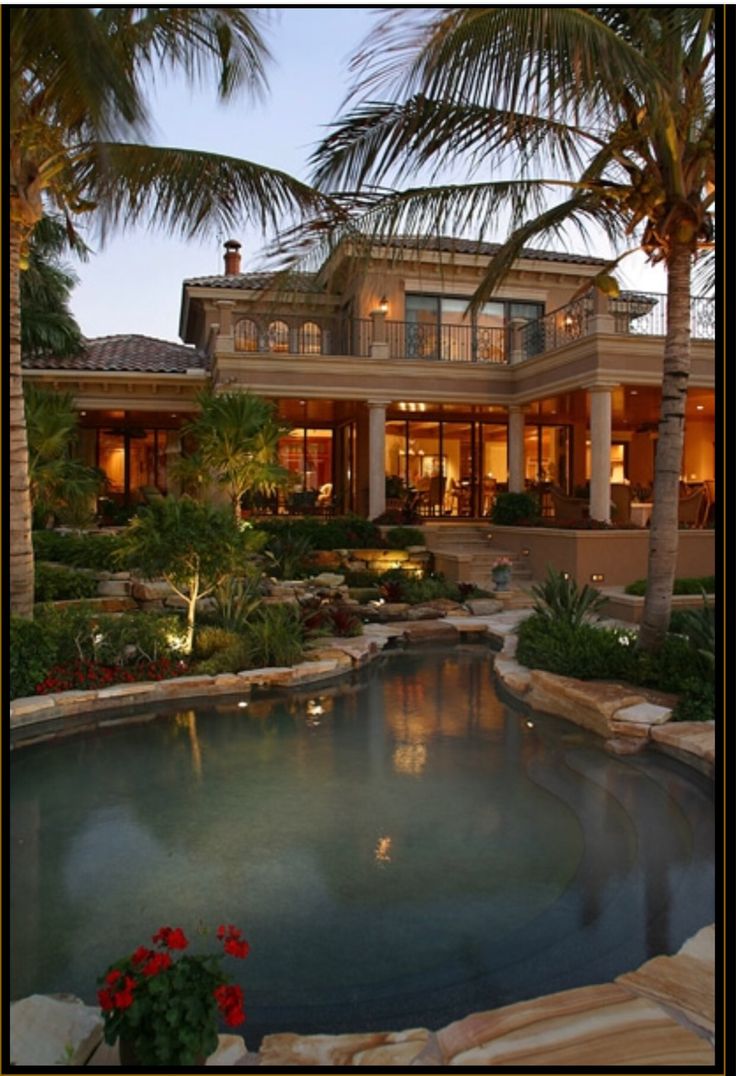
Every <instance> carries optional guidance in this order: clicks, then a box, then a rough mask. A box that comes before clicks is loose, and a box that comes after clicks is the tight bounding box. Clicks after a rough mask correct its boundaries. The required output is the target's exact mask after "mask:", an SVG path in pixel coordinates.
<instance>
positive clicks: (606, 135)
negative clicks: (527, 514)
mask: <svg viewBox="0 0 736 1076" xmlns="http://www.w3.org/2000/svg"><path fill="white" fill-rule="evenodd" d="M714 18H715V16H714V11H713V9H711V8H708V7H705V8H702V7H701V8H694V7H689V8H688V7H670V6H665V7H637V6H631V7H596V8H574V7H524V6H520V7H516V6H513V5H511V6H501V7H478V8H454V9H450V10H449V12H448V11H445V10H441V11H440V12H436V11H432V12H430V13H427V12H426V10H425V11H424V12H420V13H418V14H417V13H410V12H407V11H403V12H399V13H395V14H393V15H392V16H390V17H389V18H388V19H387V20H386V21H385V22H384V24H383V25H382V27H381V28H380V29H379V32H378V33H377V34H376V35H375V37H374V39H372V41H371V42H370V43H369V44H368V45H367V47H366V48H365V49H364V50H363V51H362V52H360V53H359V54H358V55H357V56H356V58H355V60H354V67H355V69H356V70H357V71H358V72H360V73H361V75H362V81H359V82H358V83H357V84H356V86H355V87H354V90H353V94H352V98H351V100H352V102H353V103H352V104H351V109H352V110H351V111H349V112H347V113H346V114H345V115H344V116H343V117H342V118H341V119H340V120H339V121H338V123H337V124H336V125H335V129H334V131H333V132H332V133H331V134H330V135H328V137H327V138H326V139H325V140H324V142H323V143H322V144H321V146H320V147H319V148H318V150H317V151H316V153H315V155H314V158H313V160H314V164H315V173H314V181H315V183H316V184H317V185H318V186H319V187H321V188H323V189H327V188H333V187H335V186H336V185H342V187H343V191H342V193H341V194H340V195H335V198H336V199H337V198H339V199H340V201H341V203H342V211H341V216H339V217H337V218H336V219H335V222H334V226H333V227H332V229H331V230H330V232H329V236H330V242H331V243H334V242H335V240H336V239H339V238H340V236H344V235H350V236H352V237H356V236H357V237H358V238H359V239H360V238H361V237H362V238H363V240H367V241H368V242H370V241H375V240H382V239H388V238H391V237H394V236H396V235H397V234H401V233H410V234H422V233H424V234H426V233H427V231H429V232H435V233H439V234H441V233H442V232H443V231H448V230H452V231H459V232H460V233H461V234H462V232H463V231H466V232H471V233H472V234H475V235H476V236H478V238H479V240H482V239H483V238H484V237H486V236H488V235H489V233H491V232H492V229H493V226H494V224H495V222H496V221H497V220H498V217H499V214H500V213H503V212H508V213H509V216H510V226H509V234H508V238H507V239H506V241H505V242H504V243H503V244H502V246H501V249H500V250H499V252H498V253H497V254H496V255H495V256H494V257H493V258H491V260H490V262H489V265H488V267H487V270H486V272H485V275H484V277H483V280H482V282H481V284H480V286H479V287H478V289H477V291H476V293H475V295H474V297H473V300H472V304H471V305H472V306H473V307H477V306H478V305H479V304H480V303H482V302H484V301H485V300H486V299H487V298H488V297H489V296H490V295H491V294H492V292H493V290H494V288H495V287H496V286H497V285H498V283H499V282H500V280H501V279H502V278H503V276H504V274H505V273H506V272H507V271H508V269H509V268H510V266H511V265H512V263H513V262H514V260H515V258H517V257H518V256H519V254H520V252H521V250H522V248H523V247H524V246H525V245H526V244H528V242H529V241H530V240H531V239H532V238H533V237H535V236H540V235H541V236H544V237H545V238H550V237H552V238H555V237H557V238H560V237H566V241H568V242H569V236H568V235H567V232H566V229H567V231H569V229H570V227H572V228H573V229H577V230H578V232H579V233H580V234H581V235H582V236H583V238H587V234H588V227H589V226H590V225H591V224H594V225H597V226H599V227H600V228H602V229H603V230H604V232H605V233H606V235H607V236H608V238H609V239H610V240H611V241H612V242H613V243H614V244H615V245H617V246H618V249H620V245H621V244H622V241H623V242H630V243H632V244H633V245H634V246H635V247H637V248H641V249H643V250H644V251H645V252H646V254H647V255H648V258H649V260H650V261H651V262H652V263H661V264H663V265H664V267H665V268H666V271H667V276H668V288H667V315H668V318H667V334H666V341H665V349H664V365H663V384H662V405H661V416H660V425H659V439H658V444H657V455H656V467H655V484H654V509H653V512H652V519H651V537H650V547H649V566H648V572H649V574H648V586H647V594H646V601H645V608H644V615H643V621H642V625H641V632H640V636H639V638H640V645H641V646H642V647H644V648H647V649H652V648H655V647H657V646H658V645H659V644H660V643H661V641H662V639H663V638H664V634H665V632H666V629H667V625H668V623H669V615H670V605H671V596H672V584H673V579H674V571H675V559H676V553H677V538H678V535H677V495H678V478H679V474H680V462H681V459H682V447H683V429H684V418H685V401H686V395H687V383H688V375H689V371H690V276H691V270H692V268H693V264H694V262H695V260H696V258H697V257H698V256H699V254H700V253H701V252H702V251H703V250H704V249H706V248H708V247H709V246H710V245H711V240H712V238H713V205H714V198H715V190H714V188H715V164H714V141H715V137H714V135H715V114H714V74H713V52H714V35H715V27H714ZM384 91H385V92H386V93H387V96H388V98H389V99H388V100H383V101H382V100H377V99H376V96H377V95H378V94H379V93H380V92H384ZM356 102H357V103H356ZM447 167H451V168H455V169H457V168H460V167H462V168H463V170H464V171H463V179H464V180H465V181H464V182H460V183H439V182H434V181H437V180H438V177H439V176H440V172H441V170H442V169H444V168H447ZM420 168H426V169H429V170H430V177H431V180H432V181H433V182H432V183H431V185H429V186H422V187H419V186H415V187H410V188H408V189H404V190H397V189H391V188H390V187H389V186H388V184H390V183H393V184H394V185H396V184H398V183H400V182H403V181H404V180H406V179H407V178H412V177H414V176H416V173H417V171H418V170H419V169H420ZM504 169H506V170H511V178H508V179H506V178H504V179H492V180H489V179H488V178H487V177H488V176H489V174H490V175H493V174H494V173H495V174H498V173H501V174H503V170H504ZM542 170H545V171H546V170H549V175H548V177H547V178H541V177H540V175H539V173H540V172H542ZM379 184H382V185H383V186H378V185H379ZM555 194H557V195H558V197H557V199H556V200H555V199H554V198H553V196H554V195H555ZM320 228H321V229H322V233H321V234H324V222H321V224H320ZM313 233H315V234H316V235H317V237H318V238H317V242H319V236H320V229H319V228H317V229H313ZM306 246H307V249H309V235H307V240H306ZM618 260H620V258H618V259H616V261H612V263H611V266H609V268H608V271H607V272H606V274H604V275H602V276H601V279H600V280H599V281H598V283H599V284H600V286H602V287H603V288H604V289H605V288H611V287H612V286H614V283H615V282H613V281H612V280H611V277H610V275H609V274H610V268H612V267H613V265H615V264H616V263H617V261H618Z"/></svg>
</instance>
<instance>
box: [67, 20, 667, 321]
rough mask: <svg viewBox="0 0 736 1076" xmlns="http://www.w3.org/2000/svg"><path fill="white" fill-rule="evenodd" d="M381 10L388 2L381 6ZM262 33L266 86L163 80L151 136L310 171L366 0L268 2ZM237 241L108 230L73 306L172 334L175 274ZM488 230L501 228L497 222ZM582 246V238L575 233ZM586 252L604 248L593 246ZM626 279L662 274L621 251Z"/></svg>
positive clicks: (301, 173) (197, 268) (248, 251)
mask: <svg viewBox="0 0 736 1076" xmlns="http://www.w3.org/2000/svg"><path fill="white" fill-rule="evenodd" d="M384 11H385V9H384ZM270 12H271V14H270V17H269V23H268V25H267V27H266V32H265V35H264V36H265V37H266V40H267V42H268V44H269V47H270V50H271V53H272V55H273V63H271V64H270V65H269V66H268V72H267V73H268V83H269V87H270V92H269V93H268V95H267V97H266V99H265V100H264V101H262V102H258V103H254V102H253V101H250V100H248V99H247V98H246V97H245V96H238V97H237V98H236V99H235V100H234V101H232V102H231V103H229V104H227V105H223V104H220V103H218V102H217V100H216V97H215V93H214V90H213V89H212V88H206V89H205V88H200V89H197V90H196V91H192V90H190V88H189V87H187V86H186V85H185V84H184V83H183V82H179V81H174V80H169V81H168V82H167V83H166V84H164V85H162V86H159V87H157V90H156V94H155V97H154V98H153V109H152V112H153V116H154V123H155V128H154V130H153V131H152V132H151V136H150V139H149V141H150V142H151V143H152V144H158V145H169V146H182V147H190V148H194V149H202V150H208V151H213V152H218V153H223V154H228V155H231V156H237V157H243V158H245V159H247V160H251V161H254V162H257V163H259V164H264V165H268V166H270V167H273V168H278V169H281V170H283V171H286V172H290V173H291V174H292V175H295V176H297V177H298V178H300V179H307V178H308V169H307V160H308V158H309V155H310V153H311V151H312V150H313V148H314V146H315V144H316V143H317V142H318V141H319V140H320V138H321V137H322V136H323V134H324V133H325V127H326V125H327V124H329V123H330V122H331V121H332V120H333V119H334V118H335V117H336V115H337V113H338V110H339V108H340V106H341V104H342V102H343V100H344V97H345V94H346V92H347V88H348V85H349V80H350V76H349V72H348V60H349V58H350V56H351V55H352V53H353V52H354V51H355V49H356V48H357V46H358V45H359V44H360V43H361V42H362V41H363V39H364V38H365V37H366V36H367V35H368V33H369V32H370V31H371V29H372V28H373V26H374V25H375V22H376V16H375V14H374V12H375V9H368V8H271V9H270ZM227 238H235V239H239V240H240V241H241V242H242V243H243V249H242V252H241V253H242V255H243V271H248V270H249V269H252V268H255V267H256V265H257V264H259V262H260V263H261V264H262V259H260V258H259V256H258V255H259V251H260V250H261V248H262V247H263V241H262V238H261V237H260V236H259V234H258V232H257V231H256V230H255V229H252V228H247V227H242V228H241V229H240V230H239V234H236V235H233V236H232V237H231V236H220V237H218V236H216V235H214V234H213V235H211V236H210V237H209V238H208V239H206V240H203V241H191V240H190V241H183V240H181V239H179V238H177V237H172V236H167V235H166V234H165V233H163V232H161V231H148V230H146V229H144V228H137V229H135V230H129V231H127V232H125V233H122V234H121V233H117V234H115V235H113V236H111V237H109V238H108V239H107V241H106V243H105V245H104V247H103V248H102V249H100V246H99V243H98V242H97V241H96V239H95V237H94V236H93V235H92V234H88V235H87V240H88V243H89V245H90V246H91V247H92V248H93V249H94V250H96V251H97V253H95V254H94V255H93V256H92V257H91V258H90V260H89V262H88V263H87V264H86V265H85V264H76V265H74V271H75V272H76V274H77V276H78V277H79V284H78V286H77V287H76V288H75V289H74V292H73V294H72V310H73V313H74V315H75V317H76V318H77V320H78V322H79V324H80V326H81V328H82V331H83V333H84V334H85V336H88V337H95V336H107V335H112V334H116V333H143V334H145V335H148V336H155V337H160V338H161V339H167V340H178V339H179V337H178V322H179V306H180V301H181V285H182V280H184V279H185V278H187V277H195V276H206V275H209V274H214V273H221V272H222V269H223V260H222V241H223V240H224V239H227ZM493 238H494V239H496V240H500V239H502V238H504V236H503V231H502V229H501V228H500V229H499V233H498V235H494V236H493ZM572 246H573V247H574V249H575V250H576V251H579V252H580V253H584V252H585V250H584V246H583V244H582V241H581V240H580V239H576V240H574V241H573V243H572ZM592 253H594V254H596V255H599V256H600V255H601V254H605V253H607V251H605V250H603V249H601V248H597V249H595V250H594V251H592ZM618 275H619V278H620V279H621V280H622V282H623V284H624V286H626V287H638V288H641V289H643V290H648V291H664V290H665V287H664V276H663V274H662V273H661V271H658V270H652V269H651V268H649V267H647V266H646V265H645V264H644V261H643V258H642V257H641V256H640V255H635V256H633V257H631V258H627V259H626V261H625V262H624V265H623V266H622V267H621V269H620V270H618Z"/></svg>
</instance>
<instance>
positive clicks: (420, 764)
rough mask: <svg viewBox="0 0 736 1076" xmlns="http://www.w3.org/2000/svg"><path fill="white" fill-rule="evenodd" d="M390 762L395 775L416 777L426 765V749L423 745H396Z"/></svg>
mask: <svg viewBox="0 0 736 1076" xmlns="http://www.w3.org/2000/svg"><path fill="white" fill-rule="evenodd" d="M392 761H393V766H394V769H395V770H396V772H397V773H409V774H414V775H418V774H420V773H421V772H422V770H423V769H424V767H425V766H426V765H427V747H426V745H425V744H423V743H400V744H397V745H396V747H395V748H394V753H393V759H392Z"/></svg>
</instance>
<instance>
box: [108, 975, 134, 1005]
mask: <svg viewBox="0 0 736 1076" xmlns="http://www.w3.org/2000/svg"><path fill="white" fill-rule="evenodd" d="M134 986H135V979H131V977H130V976H129V975H126V976H125V989H124V990H119V991H118V992H117V994H115V995H114V997H113V1000H114V1002H115V1008H116V1009H127V1008H129V1007H130V1006H131V1005H132V1004H133V1002H134V1001H135V998H134V997H133V988H134Z"/></svg>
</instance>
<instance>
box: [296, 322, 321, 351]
mask: <svg viewBox="0 0 736 1076" xmlns="http://www.w3.org/2000/svg"><path fill="white" fill-rule="evenodd" d="M299 352H300V354H302V355H321V354H322V329H321V328H320V327H319V325H317V323H316V322H314V321H305V322H304V324H303V325H302V327H301V329H300V330H299Z"/></svg>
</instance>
